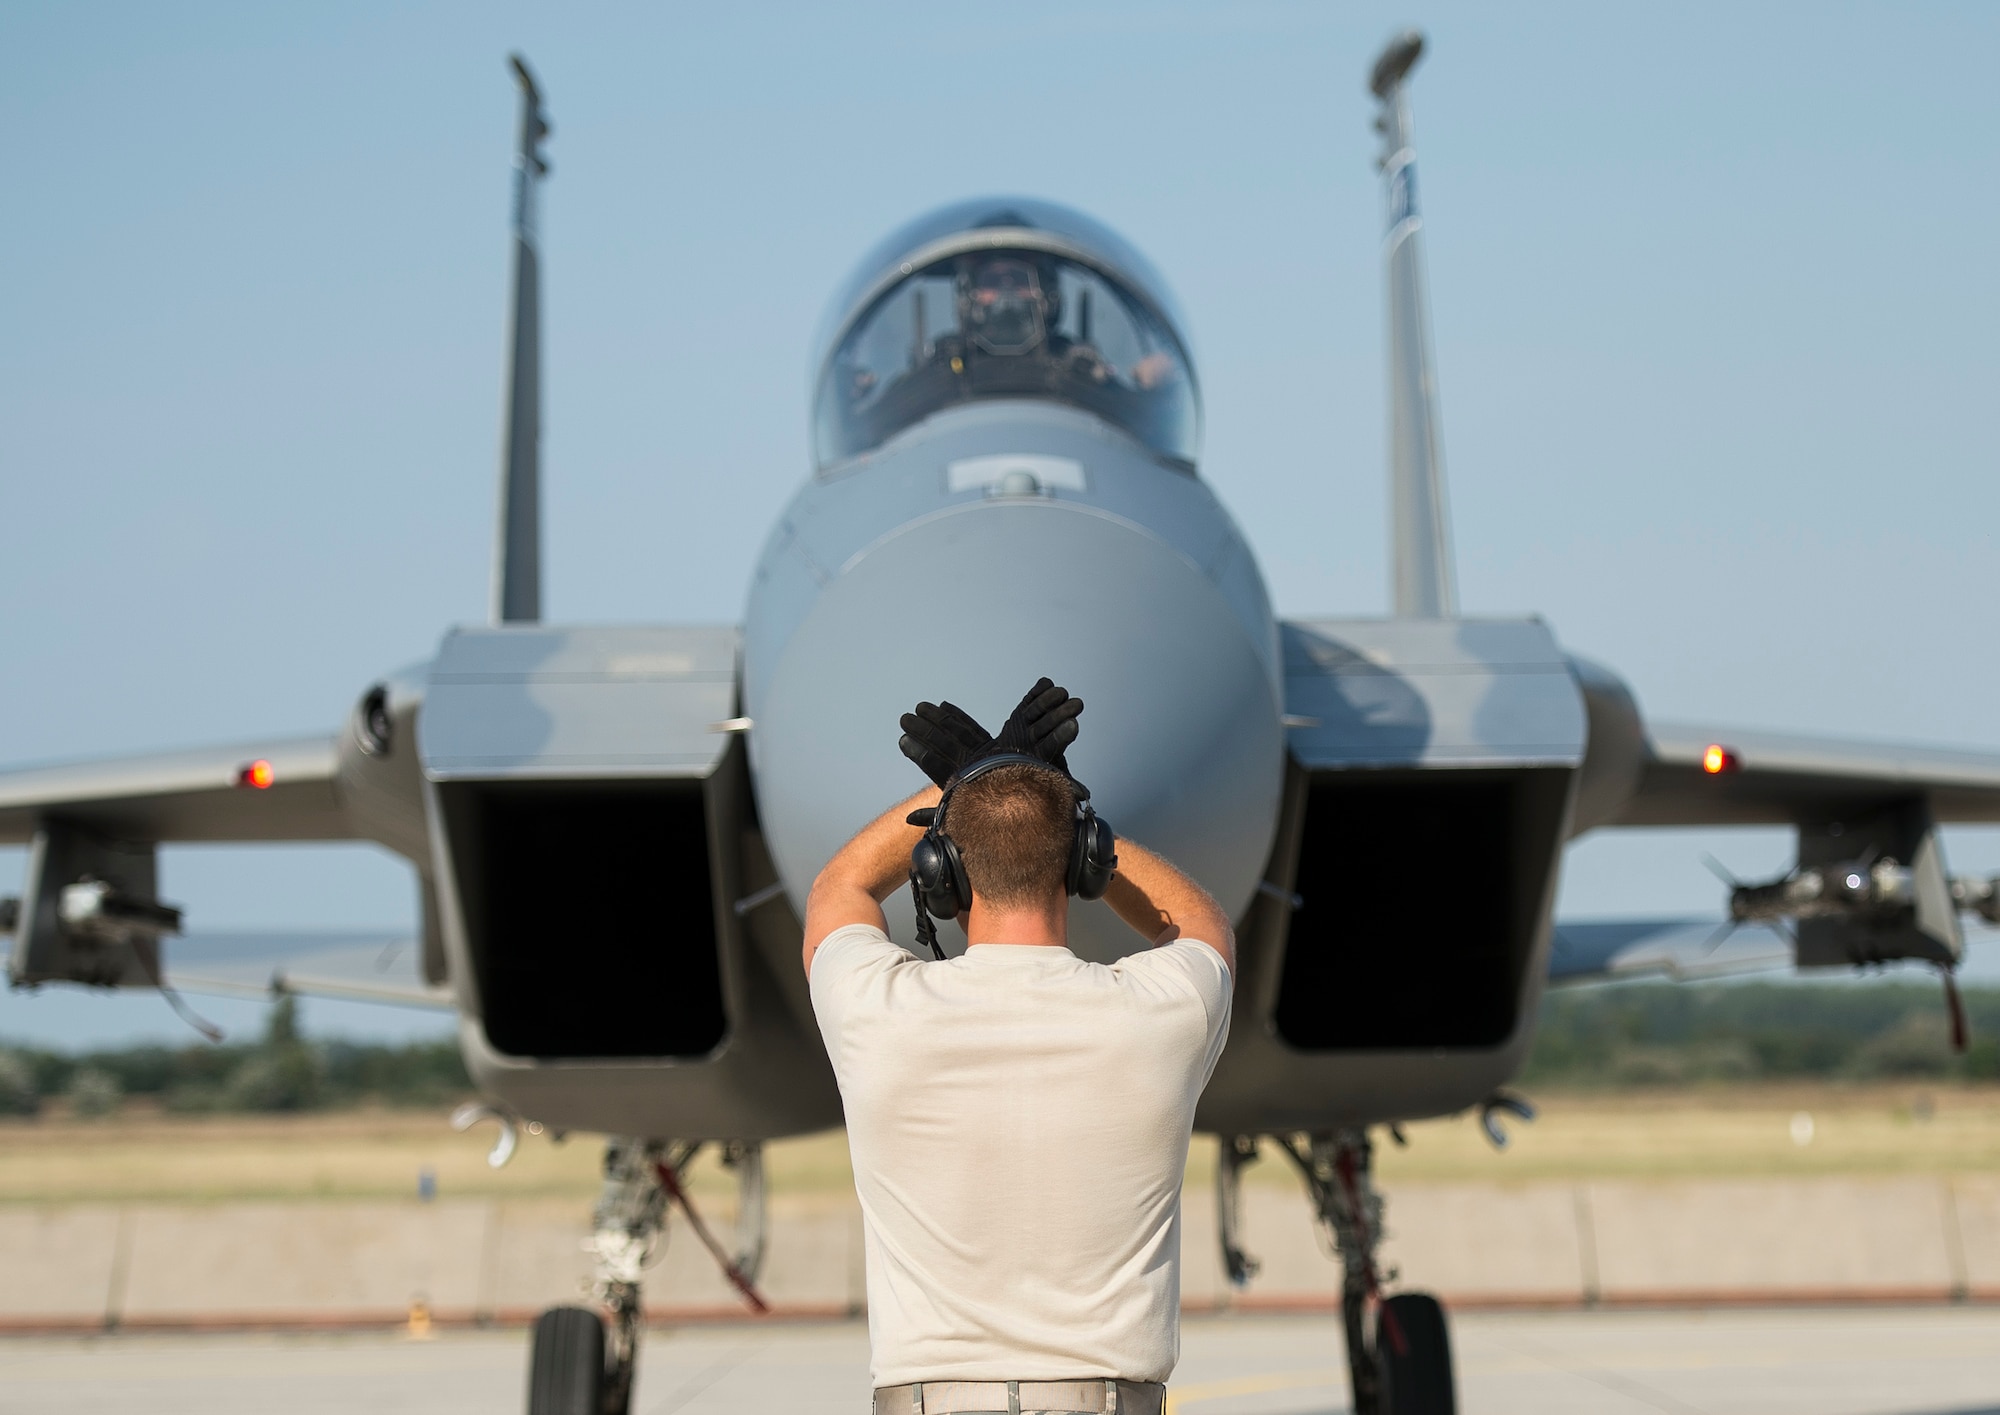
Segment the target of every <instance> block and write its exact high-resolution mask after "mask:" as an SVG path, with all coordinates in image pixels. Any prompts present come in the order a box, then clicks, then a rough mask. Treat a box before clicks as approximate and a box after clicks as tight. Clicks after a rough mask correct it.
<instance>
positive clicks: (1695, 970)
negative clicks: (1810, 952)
mask: <svg viewBox="0 0 2000 1415" xmlns="http://www.w3.org/2000/svg"><path fill="white" fill-rule="evenodd" d="M1724 927H1725V923H1724V921H1723V920H1721V919H1689V918H1673V919H1592V920H1584V921H1573V922H1567V923H1566V922H1562V921H1558V922H1557V924H1556V926H1555V937H1554V939H1553V940H1552V941H1551V944H1550V947H1549V983H1550V985H1551V986H1555V987H1562V986H1567V985H1570V984H1575V983H1604V982H1613V981H1618V980H1621V979H1626V978H1642V977H1662V978H1670V979H1673V980H1675V981H1692V980H1696V979H1700V978H1721V977H1729V976H1732V975H1734V974H1737V973H1759V972H1771V971H1776V970H1780V969H1790V968H1791V966H1792V943H1791V940H1790V939H1789V938H1787V937H1786V936H1785V935H1783V934H1781V933H1779V932H1777V931H1776V930H1775V929H1772V928H1770V927H1768V926H1765V925H1761V924H1746V925H1744V926H1743V927H1741V928H1739V929H1736V930H1735V931H1733V932H1731V933H1729V934H1728V935H1726V936H1724V934H1723V929H1724Z"/></svg>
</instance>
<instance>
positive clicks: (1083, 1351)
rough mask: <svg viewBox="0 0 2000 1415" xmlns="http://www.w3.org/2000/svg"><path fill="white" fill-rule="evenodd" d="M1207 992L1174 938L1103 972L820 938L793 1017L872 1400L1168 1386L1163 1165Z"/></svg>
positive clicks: (1024, 957) (1175, 1346) (1201, 1029)
mask: <svg viewBox="0 0 2000 1415" xmlns="http://www.w3.org/2000/svg"><path fill="white" fill-rule="evenodd" d="M1229 989H1230V981H1229V972H1228V970H1227V969H1226V968H1225V967H1224V966H1223V962H1222V959H1221V958H1220V957H1219V956H1218V955H1217V954H1216V952H1215V950H1214V949H1212V948H1210V947H1208V946H1207V945H1206V944H1203V943H1197V942H1193V941H1190V940H1187V939H1182V940H1179V941H1177V942H1175V943H1171V944H1168V945H1166V946H1165V947H1163V948H1155V949H1151V950H1149V951H1147V952H1143V953H1138V954H1134V955H1133V956H1131V957H1129V958H1125V959H1121V960H1120V961H1119V962H1117V963H1113V964H1110V965H1109V966H1106V965H1104V964H1101V963H1086V962H1084V961H1083V960H1082V959H1080V958H1078V957H1077V956H1076V955H1075V954H1073V953H1071V952H1070V951H1069V950H1068V949H1065V948H1047V947H1031V946H1019V945H1010V944H991V943H989V944H981V945H979V946H977V947H975V948H970V949H968V950H966V952H965V954H964V956H963V957H959V958H952V959H949V960H947V961H945V962H942V963H938V962H930V961H926V960H919V959H918V958H916V957H915V956H913V955H912V954H911V953H909V952H908V951H907V950H905V949H903V948H901V947H900V946H898V945H897V944H894V943H892V942H890V940H889V939H888V937H887V936H886V935H884V934H883V933H882V932H881V930H879V929H875V928H870V927H868V926H866V925H855V926H852V927H849V928H844V929H839V930H837V931H835V932H834V933H832V934H829V935H828V936H827V939H826V941H825V942H824V943H822V944H820V946H819V949H818V950H817V952H816V953H815V954H814V955H813V961H812V1000H813V1010H814V1012H815V1013H816V1014H817V1015H818V1017H819V1026H820V1032H821V1033H822V1034H823V1035H824V1036H825V1038H826V1049H827V1054H828V1055H829V1056H831V1057H832V1058H833V1069H834V1074H835V1075H836V1076H837V1077H838V1078H839V1080H840V1095H841V1100H842V1101H843V1102H844V1104H845V1107H846V1111H847V1140H848V1146H849V1148H850V1150H851V1151H852V1153H853V1157H854V1185H855V1188H856V1189H857V1190H858V1191H859V1193H860V1196H861V1214H862V1227H863V1233H864V1236H865V1239H866V1245H867V1257H868V1334H869V1340H870V1344H871V1347H872V1349H873V1359H872V1361H871V1363H870V1374H871V1375H872V1377H873V1379H874V1384H875V1385H877V1386H888V1385H903V1384H906V1383H908V1382H911V1381H937V1380H989V1381H1002V1380H1064V1379H1071V1378H1077V1377H1085V1378H1087V1377H1107V1376H1109V1377H1120V1378H1123V1379H1125V1380H1134V1381H1163V1380H1165V1379H1166V1378H1167V1376H1168V1375H1169V1374H1170V1373H1171V1372H1172V1371H1173V1368H1174V1363H1175V1361H1177V1360H1178V1359H1179V1357H1180V1302H1181V1284H1180V1256H1181V1234H1180V1226H1181V1225H1180V1216H1181V1173H1182V1171H1183V1169H1184V1168H1185V1167H1186V1165H1187V1150H1188V1133H1189V1131H1190V1130H1191V1129H1192V1127H1193V1123H1194V1107H1195V1101H1196V1099H1197V1098H1198V1097H1199V1096H1200V1095H1201V1090H1202V1087H1203V1086H1205V1085H1207V1084H1208V1077H1209V1074H1210V1073H1211V1072H1212V1071H1214V1069H1215V1060H1216V1057H1217V1056H1219V1055H1220V1054H1221V1052H1222V1044H1223V1041H1224V1039H1225V1038H1226V1037H1227V1036H1228V1032H1229Z"/></svg>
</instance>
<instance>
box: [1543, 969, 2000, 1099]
mask: <svg viewBox="0 0 2000 1415" xmlns="http://www.w3.org/2000/svg"><path fill="white" fill-rule="evenodd" d="M1961 997H1962V999H1963V1002H1964V1007H1965V1014H1966V1020H1967V1022H1968V1024H1969V1027H1968V1030H1969V1042H1970V1044H1969V1045H1968V1047H1967V1048H1966V1050H1965V1052H1964V1053H1962V1054H1961V1053H1958V1052H1955V1051H1953V1050H1952V1045H1951V1021H1950V1017H1949V1015H1948V1014H1947V1012H1946V1009H1945V1000H1944V990H1943V988H1942V987H1941V986H1940V985H1939V984H1938V983H1936V982H1933V981H1925V982H1917V981H1915V980H1910V981H1904V980H1900V979H1897V980H1890V979H1879V980H1868V981H1841V982H1805V981H1799V980H1789V981H1784V982H1735V983H1703V984H1696V985H1689V984H1685V983H1670V982H1652V983H1617V984H1611V985H1608V986H1597V987H1586V988H1576V989H1567V990H1559V991H1552V992H1550V993H1549V994H1548V995H1547V996H1546V997H1545V998H1544V999H1543V1001H1542V1010H1541V1016H1540V1018H1539V1019H1538V1025H1537V1027H1536V1031H1535V1043H1534V1047H1533V1049H1532V1050H1531V1051H1530V1052H1529V1054H1528V1064H1527V1067H1526V1069H1525V1070H1524V1071H1523V1072H1522V1075H1521V1081H1522V1083H1523V1084H1524V1085H1530V1086H1532V1085H1535V1084H1542V1085H1558V1086H1597V1087H1633V1086H1673V1085H1690V1084H1702V1083H1710V1082H1725V1081H1759V1080H1768V1081H1785V1080H1828V1081H1878V1080H1898V1079H1930V1080H1939V1081H1946V1080H1966V1081H1993V1080H2000V987H1978V988H1965V989H1963V990H1962V992H1961Z"/></svg>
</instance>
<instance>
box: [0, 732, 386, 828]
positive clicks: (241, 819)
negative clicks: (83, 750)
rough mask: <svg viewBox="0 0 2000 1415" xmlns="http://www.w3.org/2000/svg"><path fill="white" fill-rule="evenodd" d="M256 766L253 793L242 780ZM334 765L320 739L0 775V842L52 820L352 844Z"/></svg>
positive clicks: (328, 745)
mask: <svg viewBox="0 0 2000 1415" xmlns="http://www.w3.org/2000/svg"><path fill="white" fill-rule="evenodd" d="M257 763H267V764H268V765H269V785H267V786H264V787H261V788H260V787H258V786H257V785H254V784H252V779H253V777H252V776H251V775H247V774H248V773H250V769H251V768H252V767H253V766H254V765H255V764H257ZM335 764H336V760H335V749H334V740H333V738H332V737H331V736H324V737H293V738H286V739H284V740H280V741H268V740H267V741H260V742H245V743H239V744H234V745H228V746H220V747H205V748H201V749H198V750H195V751H183V752H162V753H158V754H155V755H149V756H134V757H112V758H107V759H104V760H100V761H87V762H74V763H66V764H61V765H55V766H39V767H25V768H20V769H17V770H14V771H6V772H0V844H6V845H20V844H25V843H27V842H28V841H30V840H32V839H33V838H34V835H35V829H36V824H37V822H38V821H39V820H40V819H42V818H43V817H51V816H52V817H57V818H59V819H61V820H63V821H65V822H68V823H71V824H75V825H80V826H83V827H86V828H88V829H90V830H93V831H95V832H97V833H98V834H101V835H105V836H108V837H112V838H115V839H125V840H147V841H153V840H171V841H191V840H204V841H220V840H352V839H355V838H357V832H356V831H355V829H354V826H353V825H352V824H351V823H350V822H349V820H348V817H347V813H346V812H345V811H344V810H342V808H341V802H340V796H339V791H338V788H337V787H336V785H335V783H334V769H335ZM256 775H261V773H257V774H256Z"/></svg>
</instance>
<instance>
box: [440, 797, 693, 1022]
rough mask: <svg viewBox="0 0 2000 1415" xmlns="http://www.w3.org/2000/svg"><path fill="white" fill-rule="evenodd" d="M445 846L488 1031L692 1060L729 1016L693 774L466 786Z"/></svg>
mask: <svg viewBox="0 0 2000 1415" xmlns="http://www.w3.org/2000/svg"><path fill="white" fill-rule="evenodd" d="M458 790H459V791H461V792H464V793H466V794H465V795H463V796H461V797H460V798H459V800H458V801H457V802H456V803H454V804H456V805H457V806H458V807H459V809H457V810H454V811H452V812H451V815H452V816H453V817H454V819H453V820H452V827H453V837H454V838H453V847H454V854H457V855H460V856H462V857H463V859H462V863H461V864H460V867H459V878H460V881H461V887H462V889H463V897H464V900H465V905H466V916H467V926H468V929H469V930H470V932H471V935H472V945H473V954H474V961H475V965H476V967H477V971H478V975H479V982H480V997H481V1000H482V1002H483V1004H484V1008H485V1014H486V1016H485V1022H486V1035H487V1039H488V1040H489V1041H491V1042H492V1044H493V1045H494V1046H495V1047H497V1048H498V1049H499V1050H500V1051H502V1052H505V1053H507V1054H508V1055H511V1056H534V1057H550V1058H553V1057H609V1056H681V1057H688V1056H702V1055H705V1054H706V1053H708V1052H710V1051H712V1050H714V1048H715V1047H716V1045H717V1044H718V1043H720V1042H721V1040H722V1037H723V1033H724V1030H725V1028H726V1026H727V1019H726V1017H725V1016H724V1012H723V1005H722V973H721V965H720V960H719V956H718V950H717V946H716V937H715V901H714V898H713V894H712V891H711V889H710V887H709V858H708V831H707V824H706V817H705V814H704V811H703V802H702V790H701V783H700V782H696V781H689V782H665V783H661V782H648V783H646V784H645V785H644V786H643V787H640V786H631V787H627V786H621V785H608V786H607V785H604V784H592V785H587V786H571V785H556V784H550V785H526V784H524V785H507V786H476V787H460V788H458Z"/></svg>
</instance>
